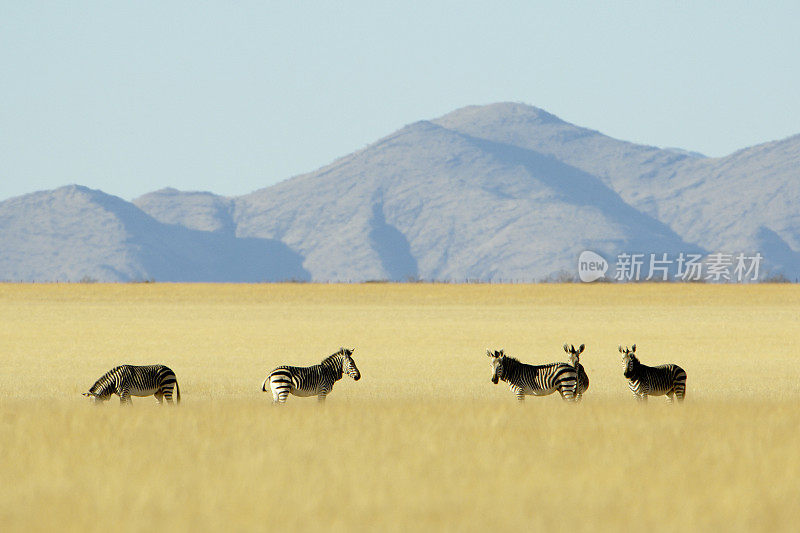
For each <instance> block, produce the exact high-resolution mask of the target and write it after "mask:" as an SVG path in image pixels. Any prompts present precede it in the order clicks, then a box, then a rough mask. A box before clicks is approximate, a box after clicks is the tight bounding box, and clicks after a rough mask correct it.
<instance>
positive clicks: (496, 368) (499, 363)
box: [486, 350, 506, 385]
mask: <svg viewBox="0 0 800 533" xmlns="http://www.w3.org/2000/svg"><path fill="white" fill-rule="evenodd" d="M486 355H488V356H489V357H491V358H492V383H494V384H495V385H497V383H498V381H500V380H501V379H504V378H505V376H506V374H505V369H504V365H503V363H504V362H505V359H506V355H505V354H504V353H503V350H499V351H498V350H495V351H494V352H491V351H489V350H486Z"/></svg>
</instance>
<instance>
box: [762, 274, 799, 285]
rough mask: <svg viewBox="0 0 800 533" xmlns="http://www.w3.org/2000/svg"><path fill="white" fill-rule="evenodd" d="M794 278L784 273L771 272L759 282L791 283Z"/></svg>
mask: <svg viewBox="0 0 800 533" xmlns="http://www.w3.org/2000/svg"><path fill="white" fill-rule="evenodd" d="M791 282H792V280H790V279H789V278H787V277H786V276H784V275H783V274H782V273H780V272H778V273H777V274H769V275H766V276H764V277H763V278H761V279H760V280H759V283H791Z"/></svg>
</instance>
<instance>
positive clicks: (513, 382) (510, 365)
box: [486, 350, 588, 401]
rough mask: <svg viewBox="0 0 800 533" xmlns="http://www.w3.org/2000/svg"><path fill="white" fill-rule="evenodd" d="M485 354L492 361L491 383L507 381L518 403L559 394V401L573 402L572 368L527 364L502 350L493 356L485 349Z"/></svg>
mask: <svg viewBox="0 0 800 533" xmlns="http://www.w3.org/2000/svg"><path fill="white" fill-rule="evenodd" d="M486 355H488V356H489V357H491V359H492V383H494V384H495V385H497V382H498V381H506V382H508V385H509V388H510V389H511V391H512V392H514V393H515V394H516V395H517V400H519V401H524V400H525V396H526V395H533V396H547V395H548V394H552V393H554V392H556V391H558V393H559V394H560V395H561V398H562V399H564V400H566V401H575V388H576V384H577V377H576V376H577V374H576V372H575V368H574V367H573V366H571V365H569V364H567V363H550V364H548V365H527V364H525V363H521V362H520V361H519V360H517V359H515V358H513V357H511V356H508V355H506V354H505V353H503V350H500V351H497V350H495V351H494V353H492V352H491V351H489V350H486ZM587 382H588V378H587Z"/></svg>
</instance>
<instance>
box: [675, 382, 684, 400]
mask: <svg viewBox="0 0 800 533" xmlns="http://www.w3.org/2000/svg"><path fill="white" fill-rule="evenodd" d="M675 397H676V398H677V399H678V403H682V402H683V399H684V398H686V385H684V386H683V387H679V388H676V389H675Z"/></svg>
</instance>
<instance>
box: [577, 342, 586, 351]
mask: <svg viewBox="0 0 800 533" xmlns="http://www.w3.org/2000/svg"><path fill="white" fill-rule="evenodd" d="M584 348H586V346H585V345H583V344H581V346H580V348H578V353H583V349H584Z"/></svg>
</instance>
